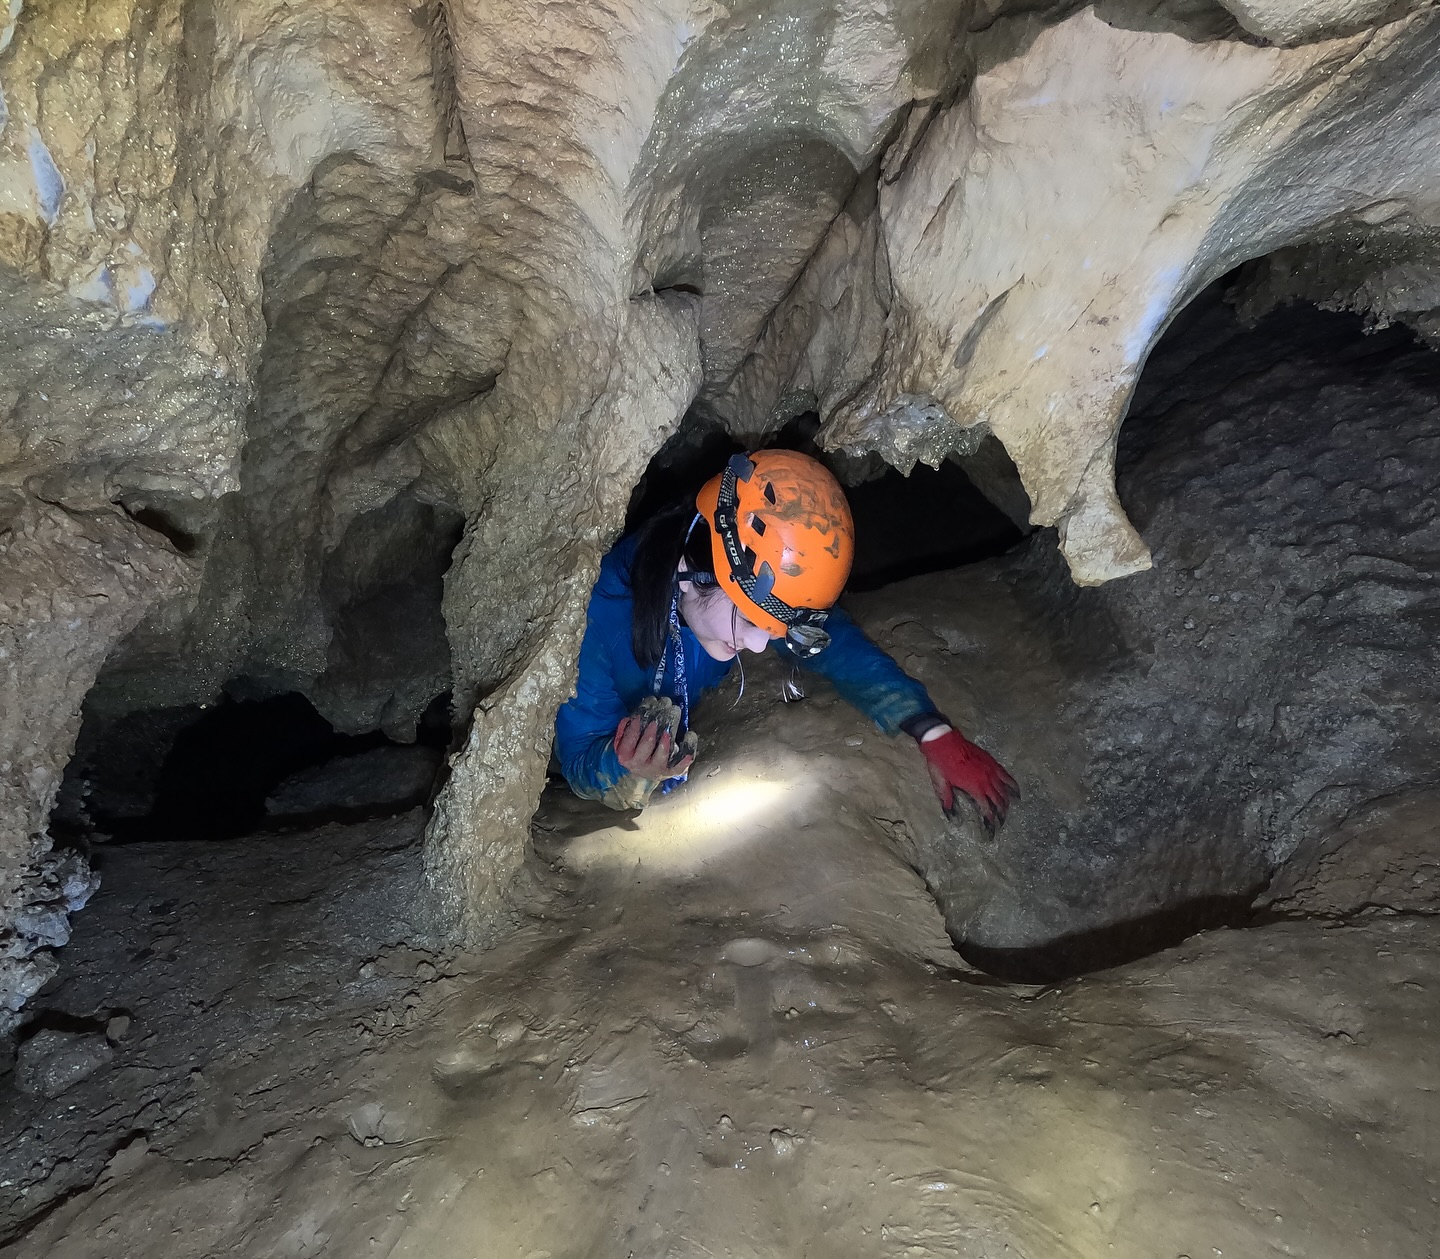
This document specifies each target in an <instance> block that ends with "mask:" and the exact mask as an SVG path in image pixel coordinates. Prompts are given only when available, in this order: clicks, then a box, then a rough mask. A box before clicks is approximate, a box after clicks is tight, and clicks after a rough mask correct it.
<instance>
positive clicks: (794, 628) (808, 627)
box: [785, 608, 830, 660]
mask: <svg viewBox="0 0 1440 1259" xmlns="http://www.w3.org/2000/svg"><path fill="white" fill-rule="evenodd" d="M801 614H802V615H803V616H804V617H805V618H806V619H805V620H803V621H797V622H796V623H795V624H793V625H787V626H786V627H785V646H787V647H788V648H789V649H790V650H791V651H792V652H794V654H795V655H797V656H799V657H800V659H802V660H808V659H810V657H811V656H818V655H819V654H820V653H821V652H822V651H824V650H825V648H827V647H828V646H830V632H829V630H827V629H826V628H825V617H826V613H824V612H812V611H811V610H810V609H808V608H805V609H802V610H801Z"/></svg>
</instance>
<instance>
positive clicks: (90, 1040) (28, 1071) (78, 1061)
mask: <svg viewBox="0 0 1440 1259" xmlns="http://www.w3.org/2000/svg"><path fill="white" fill-rule="evenodd" d="M114 1057H115V1050H114V1049H112V1048H111V1047H110V1045H109V1044H108V1043H106V1040H105V1037H104V1035H102V1034H101V1033H99V1032H59V1031H55V1030H54V1029H53V1028H47V1029H45V1030H44V1031H41V1032H36V1033H35V1035H34V1036H32V1037H30V1039H29V1040H27V1041H26V1042H25V1043H24V1044H23V1045H21V1046H20V1053H19V1056H18V1057H17V1058H16V1061H15V1087H16V1088H18V1089H19V1090H20V1091H21V1092H22V1093H31V1094H34V1095H36V1096H38V1097H59V1096H60V1094H61V1093H63V1092H64V1091H65V1090H66V1089H68V1088H70V1087H71V1086H72V1085H75V1084H79V1083H80V1081H81V1080H84V1079H87V1078H89V1077H90V1076H92V1075H94V1074H95V1072H97V1071H98V1070H100V1068H101V1067H104V1066H107V1065H108V1064H109V1063H110V1061H111V1060H112V1059H113V1058H114Z"/></svg>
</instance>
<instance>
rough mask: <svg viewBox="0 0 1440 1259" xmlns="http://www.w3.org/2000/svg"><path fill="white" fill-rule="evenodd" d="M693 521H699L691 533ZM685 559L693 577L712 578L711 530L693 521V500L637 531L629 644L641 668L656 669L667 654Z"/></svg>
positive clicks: (658, 515) (664, 511)
mask: <svg viewBox="0 0 1440 1259" xmlns="http://www.w3.org/2000/svg"><path fill="white" fill-rule="evenodd" d="M691 521H695V527H694V528H693V529H691V528H690V523H691ZM687 530H688V531H689V540H688V541H687V540H686V531H687ZM682 558H683V559H684V561H685V567H686V568H688V569H689V570H690V571H691V572H692V573H704V574H708V575H709V576H710V577H712V578H713V577H714V575H715V564H714V560H713V559H712V558H711V550H710V526H709V525H708V524H707V523H706V522H705V520H704V519H703V518H701V519H700V520H695V500H694V499H693V498H686V499H682V500H680V501H679V502H677V503H672V504H671V505H670V506H669V507H665V508H663V509H661V510H660V511H658V512H656V513H655V515H653V516H651V517H650V519H649V520H647V521H646V522H645V523H644V524H643V525H641V526H640V527H639V528H638V529H637V530H636V531H635V556H634V558H633V559H632V560H631V561H630V595H631V598H632V599H633V600H634V605H635V610H634V615H633V618H632V620H631V623H630V646H631V649H632V650H633V651H634V652H635V659H636V660H638V661H639V662H640V664H641V666H642V667H643V668H646V669H653V668H654V667H655V666H656V665H657V664H659V663H660V656H661V653H662V652H663V651H664V650H665V638H666V636H667V635H668V633H669V632H670V603H671V601H672V600H673V599H674V598H675V583H676V580H677V577H676V569H677V568H678V567H679V566H680V561H681V559H682Z"/></svg>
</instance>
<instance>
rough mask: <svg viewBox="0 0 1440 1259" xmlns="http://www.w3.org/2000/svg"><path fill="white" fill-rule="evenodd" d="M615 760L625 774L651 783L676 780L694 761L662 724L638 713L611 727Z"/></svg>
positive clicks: (683, 746)
mask: <svg viewBox="0 0 1440 1259" xmlns="http://www.w3.org/2000/svg"><path fill="white" fill-rule="evenodd" d="M677 753H679V759H678V760H677V759H676V754H677ZM615 757H616V759H617V760H618V761H619V762H620V764H621V766H623V767H624V769H625V771H626V772H627V773H630V774H634V775H635V777H637V778H648V779H650V780H651V781H659V780H660V779H662V778H679V777H681V776H682V775H683V774H684V773H685V772H686V771H687V770H688V769H689V768H690V765H691V762H692V761H694V759H695V757H694V754H693V752H691V753H689V754H687V748H686V744H685V743H684V742H682V743H681V745H680V746H679V747H677V746H676V744H675V739H674V737H673V736H672V735H671V733H670V729H669V727H668V726H667V725H666V724H665V723H664V722H662V721H656V720H653V719H652V718H651V716H650V714H645V713H638V712H636V713H631V714H630V716H628V717H626V718H625V720H624V721H622V722H621V723H620V724H619V725H618V726H616V727H615Z"/></svg>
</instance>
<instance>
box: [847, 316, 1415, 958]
mask: <svg viewBox="0 0 1440 1259" xmlns="http://www.w3.org/2000/svg"><path fill="white" fill-rule="evenodd" d="M1119 466H1120V476H1119V487H1120V497H1121V501H1122V502H1123V503H1124V505H1125V508H1126V510H1127V512H1128V513H1129V514H1130V516H1131V518H1132V519H1133V520H1134V521H1135V522H1136V524H1137V525H1138V527H1139V528H1140V529H1141V530H1142V531H1143V533H1144V535H1145V537H1146V539H1147V540H1148V541H1149V542H1150V544H1151V546H1152V547H1153V548H1154V550H1155V554H1156V556H1157V564H1156V568H1155V569H1154V570H1152V571H1150V572H1147V573H1144V574H1141V575H1139V576H1136V577H1134V578H1131V579H1127V580H1126V581H1123V582H1115V583H1111V584H1107V585H1105V586H1103V587H1100V588H1098V589H1083V588H1077V587H1075V586H1074V585H1073V583H1071V582H1070V581H1069V579H1068V576H1067V574H1066V572H1065V568H1064V565H1063V563H1062V561H1061V558H1060V556H1059V555H1058V554H1057V552H1056V549H1055V548H1054V546H1053V543H1051V542H1050V541H1049V539H1047V537H1046V535H1045V533H1044V532H1043V531H1042V532H1040V533H1037V534H1036V535H1034V536H1033V537H1032V538H1031V539H1029V540H1028V541H1027V543H1026V544H1025V546H1024V547H1023V548H1022V549H1020V550H1019V551H1017V552H1016V553H1015V554H1014V555H1013V556H1011V557H1007V558H1006V559H1003V560H994V561H986V562H985V563H983V564H979V565H974V566H971V567H970V568H967V569H964V570H959V571H957V572H954V573H948V574H939V575H936V576H933V577H927V578H918V579H915V580H913V581H910V582H907V583H903V584H901V585H898V586H895V587H891V588H889V589H888V590H886V591H885V592H884V593H883V594H881V595H866V596H860V597H857V598H856V600H855V606H856V608H857V610H858V611H859V612H860V614H861V616H862V619H863V623H864V624H866V626H867V628H869V629H870V630H871V632H872V633H874V634H875V635H876V636H877V637H878V638H879V639H880V640H881V641H882V642H886V643H887V644H888V645H889V646H890V648H891V649H892V650H893V651H894V652H895V654H896V655H897V657H898V658H899V659H900V660H902V662H905V663H906V664H907V667H909V668H911V669H913V670H914V671H915V672H916V673H917V674H918V675H919V676H921V677H922V678H923V679H924V680H925V681H926V683H927V685H928V686H929V687H930V688H931V690H932V693H933V694H934V695H935V696H936V699H937V702H939V703H940V704H941V705H942V706H943V707H944V708H945V710H946V711H947V712H949V713H950V714H951V715H952V716H953V717H954V718H955V719H956V720H957V721H958V722H960V724H961V725H962V726H964V727H965V728H966V729H967V731H969V732H970V733H971V734H972V736H974V737H975V738H977V739H978V740H979V741H980V742H982V743H983V744H984V745H985V746H986V747H988V748H990V749H991V750H992V751H993V752H994V753H995V754H996V755H997V756H998V757H999V758H1000V759H1001V761H1002V762H1004V763H1005V765H1006V766H1007V767H1008V768H1009V769H1010V770H1011V771H1012V772H1013V773H1014V774H1015V775H1016V777H1017V778H1018V779H1019V781H1020V783H1021V785H1022V791H1023V799H1022V801H1021V803H1020V804H1018V805H1017V806H1016V807H1015V808H1014V809H1013V810H1012V814H1011V817H1010V819H1009V820H1008V821H1007V823H1006V825H1005V827H1004V828H1003V830H1001V831H1000V832H999V834H998V836H997V837H996V839H995V840H994V841H993V842H992V841H989V840H987V839H986V838H985V836H984V834H983V832H982V831H981V830H980V828H979V826H978V824H977V823H976V822H974V820H973V818H970V817H969V816H967V817H965V818H962V819H961V822H960V824H959V825H957V826H948V827H947V826H943V825H941V824H940V819H939V818H938V816H937V812H936V810H934V808H933V806H929V804H928V802H927V801H926V800H925V798H924V797H925V792H926V788H925V785H924V783H923V780H922V779H921V778H920V776H919V775H915V776H914V782H913V783H912V784H911V791H912V794H911V795H910V796H909V797H908V798H906V799H905V800H904V801H903V802H901V803H898V804H896V805H894V806H892V807H893V808H894V809H895V812H894V813H893V814H890V815H889V816H892V817H901V818H906V819H908V821H907V822H906V824H905V825H904V826H903V827H902V828H901V830H902V831H903V838H904V841H905V844H906V846H907V850H908V852H909V854H910V855H911V858H912V860H913V861H914V862H915V864H916V865H917V866H918V867H919V868H920V869H922V870H923V871H924V873H925V874H926V877H927V880H928V881H929V883H930V884H931V886H932V888H933V889H934V890H935V891H936V893H937V896H938V898H939V900H940V901H941V903H942V905H943V906H944V908H945V911H946V920H947V925H948V926H949V928H950V930H951V932H952V934H953V935H954V937H955V938H956V939H957V941H960V942H961V943H962V945H963V946H965V947H966V948H968V950H969V951H970V954H969V955H970V956H971V957H973V958H974V959H975V960H977V961H980V962H981V963H982V964H985V965H989V966H992V967H994V968H996V969H999V970H1001V971H1002V972H1005V971H1007V970H1009V969H1013V970H1014V973H1018V974H1022V975H1025V976H1026V977H1030V978H1033V977H1035V976H1036V975H1037V974H1040V975H1043V974H1045V973H1046V967H1066V966H1068V967H1074V966H1076V965H1080V966H1085V965H1096V964H1104V963H1106V962H1113V961H1115V960H1117V959H1118V958H1120V957H1123V956H1126V955H1131V956H1133V955H1137V954H1138V953H1140V952H1143V951H1145V950H1146V949H1147V948H1153V947H1157V946H1158V945H1161V944H1166V943H1172V942H1174V941H1175V940H1177V939H1179V938H1180V937H1181V936H1183V935H1185V934H1186V933H1187V932H1189V931H1193V930H1197V929H1199V928H1201V927H1205V926H1213V925H1216V924H1217V923H1225V922H1240V921H1246V920H1248V913H1247V909H1246V907H1247V906H1249V904H1250V903H1251V902H1252V901H1253V900H1254V899H1255V897H1256V895H1257V893H1263V895H1262V897H1261V903H1262V904H1264V905H1266V906H1269V907H1270V908H1271V909H1273V910H1274V911H1275V912H1283V913H1319V914H1326V915H1333V916H1336V917H1344V916H1348V915H1353V914H1357V913H1360V912H1364V911H1369V912H1385V913H1396V912H1400V913H1403V912H1433V911H1434V910H1435V908H1436V906H1437V904H1440V902H1437V897H1440V881H1437V878H1436V867H1435V858H1434V853H1435V845H1436V840H1437V838H1440V835H1437V829H1436V827H1437V820H1436V814H1435V813H1434V810H1433V807H1432V806H1433V803H1434V800H1435V794H1436V791H1437V788H1440V773H1437V766H1440V735H1437V729H1440V726H1437V717H1440V665H1437V662H1436V658H1435V653H1434V651H1433V643H1434V640H1435V633H1436V628H1437V625H1440V600H1437V597H1436V588H1437V587H1436V578H1437V569H1436V564H1437V557H1440V545H1437V543H1440V532H1437V529H1440V524H1437V516H1436V513H1435V511H1434V504H1433V493H1434V486H1435V483H1436V478H1437V476H1440V359H1437V357H1436V355H1435V354H1434V353H1433V351H1431V350H1429V349H1427V348H1425V347H1424V346H1423V345H1417V344H1415V343H1413V342H1411V340H1410V338H1409V336H1408V334H1406V333H1404V332H1402V331H1401V330H1399V329H1396V330H1393V331H1392V332H1391V333H1389V334H1386V335H1383V336H1380V337H1375V338H1365V337H1363V336H1361V335H1360V329H1359V321H1358V320H1354V319H1349V318H1342V317H1337V316H1325V315H1322V314H1320V313H1319V312H1317V311H1315V310H1314V309H1313V308H1312V309H1309V310H1308V311H1307V310H1301V311H1284V312H1277V313H1276V314H1274V315H1272V316H1270V317H1269V318H1268V319H1267V320H1265V321H1263V322H1262V324H1261V325H1260V326H1259V327H1258V328H1256V329H1249V328H1246V327H1245V326H1243V325H1242V324H1241V323H1240V322H1239V321H1238V320H1237V319H1236V317H1235V315H1234V313H1233V311H1232V310H1231V309H1230V307H1229V306H1227V305H1226V304H1225V303H1223V302H1221V301H1220V300H1219V297H1218V295H1217V294H1216V293H1215V292H1213V291H1212V292H1211V293H1209V294H1207V295H1206V296H1205V298H1204V299H1203V300H1200V301H1197V302H1196V303H1195V304H1194V305H1193V306H1192V307H1191V308H1189V309H1187V311H1186V312H1185V313H1184V314H1183V315H1182V316H1181V318H1180V320H1179V321H1178V322H1177V325H1176V327H1175V328H1174V329H1172V331H1171V334H1170V337H1169V338H1168V339H1167V340H1166V341H1165V342H1164V343H1162V345H1161V346H1160V347H1159V348H1158V349H1157V351H1156V354H1155V356H1154V357H1153V358H1152V360H1151V365H1150V370H1149V372H1148V373H1147V376H1146V378H1145V380H1144V381H1143V382H1142V386H1141V393H1140V395H1139V396H1138V397H1137V400H1136V404H1135V407H1134V409H1133V410H1132V413H1131V416H1130V418H1129V419H1128V420H1127V421H1126V424H1125V428H1124V429H1123V430H1122V433H1121V442H1120V458H1119ZM1272 880H1273V882H1272Z"/></svg>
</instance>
